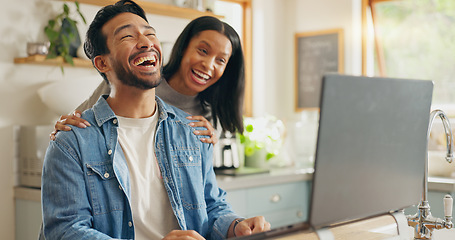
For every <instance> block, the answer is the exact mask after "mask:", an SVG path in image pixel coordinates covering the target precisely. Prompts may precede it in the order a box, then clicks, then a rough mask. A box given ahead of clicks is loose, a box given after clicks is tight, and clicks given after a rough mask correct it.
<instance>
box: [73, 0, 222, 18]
mask: <svg viewBox="0 0 455 240" xmlns="http://www.w3.org/2000/svg"><path fill="white" fill-rule="evenodd" d="M71 1H72V2H74V1H75V0H71ZM77 1H78V2H79V3H85V4H90V5H95V6H103V7H104V6H106V5H111V4H114V3H116V2H118V0H77ZM135 2H136V3H137V4H138V5H139V6H141V7H142V8H143V9H144V11H145V12H147V13H151V14H157V15H163V16H170V17H177V18H188V19H194V18H197V17H201V16H214V17H217V18H224V17H223V16H220V15H215V14H213V13H211V12H202V11H198V10H195V9H191V8H182V7H177V6H173V5H168V4H161V3H155V2H148V1H135Z"/></svg>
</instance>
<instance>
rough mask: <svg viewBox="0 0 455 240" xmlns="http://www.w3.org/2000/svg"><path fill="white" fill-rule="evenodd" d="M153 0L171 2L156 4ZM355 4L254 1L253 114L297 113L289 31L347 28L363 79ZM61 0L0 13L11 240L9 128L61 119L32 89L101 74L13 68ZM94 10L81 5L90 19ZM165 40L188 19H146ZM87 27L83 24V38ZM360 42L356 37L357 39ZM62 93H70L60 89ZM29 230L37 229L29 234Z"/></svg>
mask: <svg viewBox="0 0 455 240" xmlns="http://www.w3.org/2000/svg"><path fill="white" fill-rule="evenodd" d="M157 2H172V1H171V0H160V1H158V0H157ZM357 2H360V0H320V1H310V0H284V1H283V0H253V9H254V12H253V18H254V28H253V29H254V37H253V41H254V44H253V46H254V49H253V66H254V69H253V81H254V83H253V84H254V89H255V90H254V94H253V95H254V99H253V100H254V102H253V107H254V115H255V116H261V115H264V114H265V113H269V114H272V115H275V116H279V117H280V118H282V119H292V118H295V115H296V114H295V113H294V52H293V46H294V34H295V33H296V32H304V31H313V30H323V29H329V28H338V27H342V28H343V29H345V38H346V41H345V68H346V69H345V72H346V73H351V74H360V52H359V50H358V49H359V48H360V37H359V36H360V35H359V34H360V33H359V32H358V31H359V29H360V27H359V24H360V19H357V20H356V19H354V18H353V17H352V16H354V15H357V13H358V14H360V9H358V11H357V10H356V11H357V12H356V14H353V8H355V6H360V5H359V4H360V3H357ZM60 5H61V3H60V2H58V1H48V0H15V1H7V3H6V4H3V7H2V8H1V10H0V34H1V36H2V37H1V38H0V47H1V49H2V54H0V164H1V165H0V166H1V167H0V183H1V184H0V193H1V194H0V212H1V213H2V214H1V215H0V233H1V234H2V236H1V238H2V239H14V222H15V221H14V196H13V187H14V186H15V185H16V179H15V178H16V176H15V174H14V172H15V167H14V156H13V155H14V151H13V147H14V145H13V127H14V126H15V125H40V124H53V123H54V122H55V120H56V119H57V118H58V115H57V114H54V113H53V112H51V111H50V110H49V109H47V107H46V106H45V105H44V104H43V103H42V102H41V101H40V99H39V97H38V94H37V92H36V91H37V89H39V88H40V87H42V86H44V85H45V84H46V83H48V82H50V81H71V80H77V79H79V78H85V77H92V78H96V77H97V76H98V75H97V73H96V72H95V71H94V70H92V69H80V68H79V69H73V68H65V75H62V74H61V72H60V69H59V68H58V67H43V66H35V65H16V64H14V63H13V61H14V58H15V57H25V56H26V51H25V46H26V42H27V41H43V40H45V36H44V34H43V32H42V29H43V27H44V26H45V25H46V23H47V20H48V19H49V17H48V16H50V15H52V13H53V12H54V10H58V9H60ZM98 9H99V7H97V6H88V5H82V11H83V12H84V14H85V16H86V18H87V21H88V22H90V21H91V20H92V19H93V16H94V14H95V12H96V11H97V10H98ZM148 18H149V21H150V23H151V25H152V26H154V27H155V28H156V29H157V33H158V36H159V38H160V40H161V41H162V42H164V41H166V42H168V41H173V40H174V39H175V38H176V36H177V35H178V34H179V33H180V32H181V31H182V29H183V27H184V26H185V25H186V24H187V23H188V21H189V20H186V19H175V18H170V17H160V16H150V15H149V16H148ZM86 28H87V26H81V27H80V32H81V35H82V37H83V35H84V34H85V31H86ZM355 38H358V40H355V41H354V39H355ZM62 91H70V90H69V89H62ZM30 231H37V230H35V229H30Z"/></svg>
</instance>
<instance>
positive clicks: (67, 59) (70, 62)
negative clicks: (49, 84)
mask: <svg viewBox="0 0 455 240" xmlns="http://www.w3.org/2000/svg"><path fill="white" fill-rule="evenodd" d="M63 58H64V59H65V62H67V63H69V64H71V65H73V66H74V61H73V57H71V55H69V54H67V55H65V56H63Z"/></svg>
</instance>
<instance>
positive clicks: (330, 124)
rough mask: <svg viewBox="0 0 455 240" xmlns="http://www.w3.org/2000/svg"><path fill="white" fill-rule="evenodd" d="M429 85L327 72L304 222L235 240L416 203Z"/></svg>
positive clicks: (422, 165) (420, 185)
mask: <svg viewBox="0 0 455 240" xmlns="http://www.w3.org/2000/svg"><path fill="white" fill-rule="evenodd" d="M432 92H433V83H432V82H431V81H424V80H407V79H392V78H378V77H357V76H347V75H339V74H327V75H325V76H324V77H323V81H322V92H321V101H320V119H319V132H318V139H317V149H316V156H315V172H314V174H313V182H312V193H311V201H310V205H311V206H310V212H309V217H308V218H307V221H305V222H301V223H296V224H293V225H290V226H287V227H282V228H278V229H272V231H270V232H266V233H260V234H256V235H252V236H249V237H243V238H239V239H267V238H269V237H276V236H280V235H285V234H288V233H289V232H292V231H297V230H305V229H308V228H313V229H318V228H322V227H326V226H330V225H332V224H336V223H340V222H345V221H351V220H357V219H362V218H367V217H371V216H376V215H380V214H385V213H388V212H391V211H396V210H399V209H403V208H406V207H409V206H412V205H414V204H418V203H419V200H420V197H421V195H422V191H423V178H424V169H425V154H426V152H425V151H426V145H427V142H426V135H427V129H428V123H429V116H430V107H431V99H432Z"/></svg>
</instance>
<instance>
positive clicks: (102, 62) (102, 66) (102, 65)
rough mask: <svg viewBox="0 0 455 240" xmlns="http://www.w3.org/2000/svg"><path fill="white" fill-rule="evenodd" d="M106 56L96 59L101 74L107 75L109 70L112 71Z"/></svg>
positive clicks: (96, 65) (99, 56)
mask: <svg viewBox="0 0 455 240" xmlns="http://www.w3.org/2000/svg"><path fill="white" fill-rule="evenodd" d="M106 58H107V57H106V56H103V55H98V56H96V57H95V59H94V61H93V62H94V63H95V67H96V68H97V69H98V71H99V72H102V73H106V72H108V71H109V70H111V66H110V64H109V62H108V59H106Z"/></svg>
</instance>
